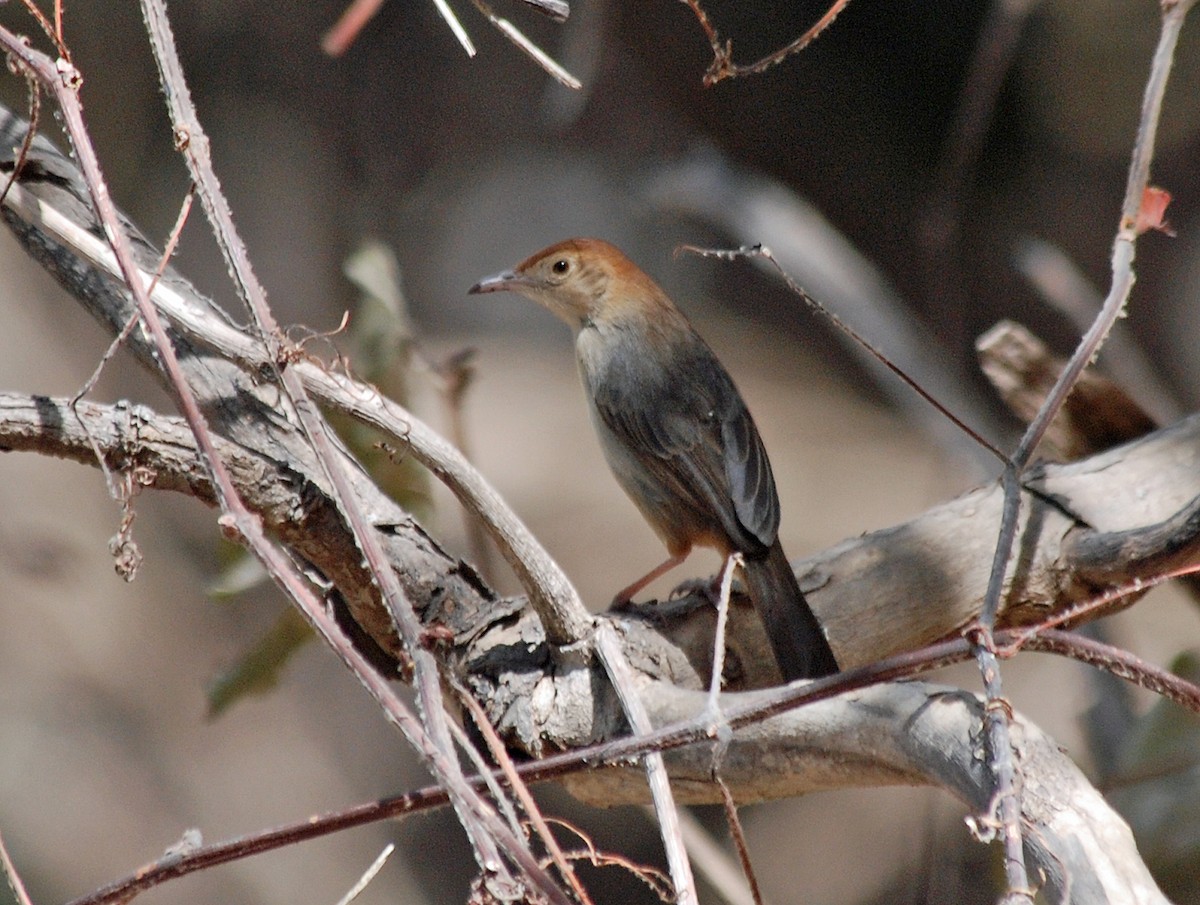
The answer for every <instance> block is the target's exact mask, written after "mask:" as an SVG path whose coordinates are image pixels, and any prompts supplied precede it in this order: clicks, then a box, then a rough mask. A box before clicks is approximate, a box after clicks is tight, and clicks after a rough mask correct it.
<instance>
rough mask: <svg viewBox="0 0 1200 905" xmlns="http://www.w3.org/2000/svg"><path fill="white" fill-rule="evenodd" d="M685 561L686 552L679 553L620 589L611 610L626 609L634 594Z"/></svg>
mask: <svg viewBox="0 0 1200 905" xmlns="http://www.w3.org/2000/svg"><path fill="white" fill-rule="evenodd" d="M685 559H687V552H686V551H685V552H683V553H679V554H677V555H676V556H672V557H671V558H670V559H668V560H667V561H666V562H664V563H663V564H662V565H659V566H656V567H655V568H653V569H651V570H650V571H649V572H647V573H646V574H645V575H643V576H642V577H641V578H639V579H638V580H637V581H635V582H634V583H633V584H631V585H629V586H628V587H625V588H622V589H621V590H620V591H618V592H617V596H616V597H614V598H613V600H612V605H611V608H612V609H614V610H623V609H626V608H627V607H628V606H629V604H630V603H632V602H633V595H634V594H636V593H638V592H639V591H640V590H641V589H642V588H644V587H645V586H646V585H648V584H650V582H652V581H654V580H655V579H656V578H660V577H662V576H663V575H665V574H666V573H668V572H670V571H671V570H672V569H674V568H675V567H676V566H677V565H679V564H680V563H681V562H683V561H684V560H685Z"/></svg>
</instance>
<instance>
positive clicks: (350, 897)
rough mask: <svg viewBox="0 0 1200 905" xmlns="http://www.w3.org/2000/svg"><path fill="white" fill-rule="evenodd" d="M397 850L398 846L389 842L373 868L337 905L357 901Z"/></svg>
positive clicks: (373, 863) (368, 869)
mask: <svg viewBox="0 0 1200 905" xmlns="http://www.w3.org/2000/svg"><path fill="white" fill-rule="evenodd" d="M395 850H396V846H395V844H394V843H391V842H389V843H388V844H387V845H385V846H384V847H383V851H381V852H380V853H379V855H378V857H376V858H375V860H374V861H372V862H371V866H370V867H368V868H367V869H366V870H365V871H363V875H362V876H361V877H359V878H358V880H357V882H355V884H354V885H353V886H351V887H350V888H349V889H348V890H346V894H345V895H344V896H342V897H341V898H340V899H339V900H338V903H337V905H350V903H351V902H353V901H354V900H355V899H357V898H358V896H359V894H360V893H361V892H362V891H363V890H364V889H366V888H367V887H368V886H370V885H371V881H372V880H374V879H375V875H376V874H378V873H379V872H380V871H381V870H383V865H385V864H387V860H388V858H390V857H392V852H394V851H395Z"/></svg>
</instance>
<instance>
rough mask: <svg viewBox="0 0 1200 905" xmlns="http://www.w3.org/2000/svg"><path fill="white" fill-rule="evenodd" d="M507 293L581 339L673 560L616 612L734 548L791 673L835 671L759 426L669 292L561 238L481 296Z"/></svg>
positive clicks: (601, 412)
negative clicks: (786, 549) (796, 564)
mask: <svg viewBox="0 0 1200 905" xmlns="http://www.w3.org/2000/svg"><path fill="white" fill-rule="evenodd" d="M503 290H509V291H512V292H518V293H520V294H522V295H525V296H528V297H529V298H531V299H533V300H534V301H535V302H539V303H540V304H542V305H543V306H545V307H546V308H548V309H549V310H550V311H551V312H553V313H554V314H556V315H558V317H560V318H561V319H562V320H564V321H566V322H567V324H568V325H569V326H570V327H571V329H572V330H573V331H574V333H575V353H576V357H577V359H578V363H579V373H580V376H581V377H582V378H583V388H584V390H585V393H586V396H587V400H588V407H589V408H590V409H591V413H592V422H593V424H594V425H595V427H596V431H597V433H598V434H599V435H600V443H601V445H602V446H603V448H604V454H605V457H606V458H607V459H608V464H609V467H611V468H612V471H613V474H614V475H615V476H616V478H617V482H618V483H619V484H620V485H621V487H622V488H624V490H625V492H626V493H627V494H629V497H630V498H631V499H632V500H633V502H634V505H636V506H637V508H638V509H639V510H640V511H641V513H642V515H643V516H645V518H646V520H647V521H648V522H649V523H650V526H651V527H652V528H653V529H654V531H655V533H656V534H658V536H659V537H660V538H661V539H662V541H663V543H664V544H666V547H667V552H669V553H670V555H671V557H670V559H668V560H667V561H666V562H665V563H663V564H662V565H661V566H659V567H658V568H656V569H654V570H653V571H651V572H650V573H649V574H648V575H646V576H645V577H644V578H641V579H639V580H638V581H635V582H634V583H633V584H631V585H629V587H627V588H625V589H624V590H623V591H621V592H620V593H619V594H618V595H617V597H616V599H615V600H614V605H622V604H627V603H628V602H629V600H630V598H632V597H633V595H634V594H636V593H637V592H638V591H640V590H641V589H642V588H643V587H645V586H646V585H647V584H649V583H650V582H651V581H653V580H654V579H656V578H658V577H659V576H660V575H662V574H663V573H665V572H666V571H668V570H669V569H673V568H674V567H675V566H677V565H679V564H680V563H681V562H683V560H684V559H685V558H686V557H687V555H688V553H689V552H690V551H691V549H692V548H693V547H697V546H699V547H713V548H715V549H716V550H717V552H719V553H720V554H721V555H722V556H725V557H728V556H729V555H730V554H731V553H733V552H735V551H736V552H738V553H741V554H742V556H743V557H744V559H745V564H744V566H743V577H744V579H745V583H746V587H747V590H748V591H749V594H750V598H751V600H753V601H754V605H755V607H756V608H757V609H758V613H759V615H760V616H761V618H762V620H763V623H764V624H765V627H766V630H767V635H768V637H769V638H770V640H771V645H772V646H773V648H774V651H775V659H776V661H777V662H778V664H779V669H780V671H781V672H782V673H783V675H784V677H785V678H786V679H787V680H788V681H791V680H792V679H798V678H810V677H816V676H824V675H829V674H831V673H835V672H837V671H838V666H837V661H836V660H835V659H834V656H833V652H832V651H831V650H830V649H829V644H828V642H827V641H826V640H825V636H824V634H823V633H822V632H821V626H820V624H819V623H818V622H817V619H816V617H815V616H814V615H813V612H812V610H810V609H809V607H808V602H807V601H806V600H805V599H804V594H803V593H801V591H800V586H799V584H798V583H797V581H796V575H795V573H794V572H793V571H792V569H791V567H790V566H789V565H788V561H787V557H786V556H784V553H783V548H782V547H781V546H780V544H779V539H778V537H777V534H778V530H779V496H778V494H777V493H776V491H775V479H774V478H773V477H772V475H771V465H770V463H769V462H768V461H767V453H766V450H765V449H763V444H762V440H761V439H760V438H759V435H758V429H757V428H755V426H754V421H753V420H752V419H751V418H750V412H749V411H747V409H746V404H745V403H744V402H743V401H742V397H741V395H740V394H739V393H738V391H737V388H736V387H735V386H734V385H733V380H732V379H730V377H729V374H728V373H726V371H725V369H724V368H723V367H722V366H721V363H720V362H719V361H717V357H716V356H715V355H714V354H713V352H712V350H711V349H709V347H708V345H707V344H706V343H705V342H704V340H703V339H701V338H700V336H699V334H698V333H696V331H695V330H694V329H693V328H692V325H691V324H690V323H688V321H687V319H686V318H685V317H684V316H683V314H682V313H680V311H679V309H678V308H676V307H675V305H674V304H673V303H672V302H671V300H670V299H669V298H668V297H667V294H666V293H665V292H663V291H662V289H660V288H659V287H658V285H657V284H656V283H655V282H654V281H653V280H652V279H650V277H648V276H647V275H646V274H644V273H643V272H642V271H641V270H639V269H638V267H637V265H636V264H634V263H633V262H632V261H630V260H629V259H628V258H627V257H625V255H624V254H622V253H621V251H620V250H619V249H617V248H616V247H615V246H613V245H610V244H609V243H607V242H602V241H600V240H598V239H568V240H567V241H565V242H559V243H558V244H557V245H552V246H550V247H549V248H547V249H545V250H543V251H539V252H538V253H537V254H535V255H533V256H532V257H530V258H527V259H526V260H524V261H522V262H521V263H520V264H518V265H517V266H516V267H515V268H514V269H513V270H507V271H504V272H503V273H498V274H496V275H495V276H490V277H487V278H485V279H482V280H480V281H479V282H478V283H476V284H475V285H474V286H472V287H471V290H470V291H471V292H473V293H477V292H500V291H503Z"/></svg>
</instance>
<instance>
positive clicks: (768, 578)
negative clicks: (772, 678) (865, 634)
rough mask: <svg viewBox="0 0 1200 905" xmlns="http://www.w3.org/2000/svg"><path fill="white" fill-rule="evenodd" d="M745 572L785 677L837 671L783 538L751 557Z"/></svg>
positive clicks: (812, 675) (801, 676)
mask: <svg viewBox="0 0 1200 905" xmlns="http://www.w3.org/2000/svg"><path fill="white" fill-rule="evenodd" d="M742 575H743V579H744V580H745V582H746V590H747V591H748V592H749V594H750V599H751V600H752V601H753V602H754V607H755V609H756V610H758V614H759V616H760V617H761V618H762V621H763V627H764V628H765V629H766V631H767V637H768V638H769V639H770V641H771V646H772V648H774V651H775V660H776V662H777V663H778V664H779V670H780V672H782V673H783V677H784V678H785V679H786V680H787V681H789V682H790V681H792V680H793V679H814V678H819V677H820V676H828V675H832V674H833V673H835V672H837V671H838V665H837V660H836V659H834V656H833V651H832V650H830V648H829V642H828V641H826V640H825V633H824V632H822V631H821V623H819V622H818V621H817V617H816V616H815V615H814V614H813V611H812V610H811V609H810V608H809V606H808V601H807V600H805V599H804V593H803V592H802V591H801V590H800V583H799V582H798V581H796V573H795V572H793V571H792V567H791V566H790V565H789V564H788V561H787V556H785V555H784V552H783V547H782V546H781V545H780V543H779V541H778V540H776V541H775V544H774V545H773V546H772V547H771V549H770V551H769V552H768V553H767V555H766V556H765V557H764V558H762V559H753V560H750V559H747V560H746V563H745V565H744V566H743V568H742Z"/></svg>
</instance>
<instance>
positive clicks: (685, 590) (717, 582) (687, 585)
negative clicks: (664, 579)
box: [667, 575, 721, 606]
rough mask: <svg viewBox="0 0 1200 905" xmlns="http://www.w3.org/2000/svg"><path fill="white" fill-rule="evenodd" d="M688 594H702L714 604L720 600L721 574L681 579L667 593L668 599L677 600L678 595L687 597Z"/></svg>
mask: <svg viewBox="0 0 1200 905" xmlns="http://www.w3.org/2000/svg"><path fill="white" fill-rule="evenodd" d="M689 594H703V595H704V596H705V597H707V598H708V602H709V603H711V604H712V605H713V606H716V605H717V604H718V603H720V602H721V576H720V575H718V576H717V577H716V578H689V579H687V580H685V581H681V582H680V583H679V584H677V585H675V587H673V588H672V589H671V593H670V594H669V595H667V599H668V600H678V599H679V598H680V597H687V596H688V595H689Z"/></svg>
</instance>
